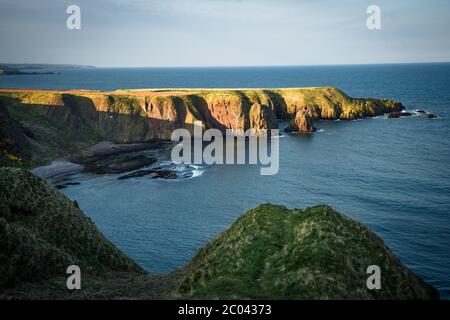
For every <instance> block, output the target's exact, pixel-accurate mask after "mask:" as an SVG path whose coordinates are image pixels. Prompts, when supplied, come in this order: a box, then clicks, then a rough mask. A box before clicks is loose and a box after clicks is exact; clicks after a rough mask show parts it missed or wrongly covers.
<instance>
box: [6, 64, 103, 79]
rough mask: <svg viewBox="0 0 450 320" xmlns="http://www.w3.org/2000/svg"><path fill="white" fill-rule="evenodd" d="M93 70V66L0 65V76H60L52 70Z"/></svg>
mask: <svg viewBox="0 0 450 320" xmlns="http://www.w3.org/2000/svg"><path fill="white" fill-rule="evenodd" d="M94 68H95V67H94V66H85V65H75V64H34V63H30V64H29V63H20V64H18V63H0V76H7V75H51V74H61V72H55V71H54V70H67V69H94ZM28 70H39V71H28ZM41 70H42V71H41ZM47 70H52V71H47Z"/></svg>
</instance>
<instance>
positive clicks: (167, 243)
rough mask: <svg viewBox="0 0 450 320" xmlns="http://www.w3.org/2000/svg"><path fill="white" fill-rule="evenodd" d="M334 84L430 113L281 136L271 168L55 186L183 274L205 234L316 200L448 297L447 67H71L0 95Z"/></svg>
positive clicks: (161, 264) (87, 179)
mask: <svg viewBox="0 0 450 320" xmlns="http://www.w3.org/2000/svg"><path fill="white" fill-rule="evenodd" d="M302 86H336V87H338V88H340V89H341V90H343V91H344V92H346V93H347V94H349V95H351V96H354V97H377V98H382V97H386V98H392V99H396V100H399V101H401V102H402V103H403V104H404V105H405V106H406V108H407V109H411V110H414V109H418V108H421V109H425V110H427V111H428V112H431V113H434V114H435V115H437V116H438V118H437V119H435V120H429V119H426V118H424V117H422V116H412V117H404V118H400V119H387V118H386V117H377V118H373V119H365V120H357V121H320V122H318V123H316V126H317V127H318V128H320V129H321V130H320V131H319V132H317V133H315V134H310V135H298V134H285V135H284V137H282V138H280V158H281V159H280V170H279V173H278V174H277V175H275V176H261V175H260V174H259V168H258V167H257V166H249V165H247V166H245V165H234V166H230V165H228V166H221V165H215V166H208V167H199V168H197V169H196V174H195V177H193V178H190V179H184V180H176V181H169V180H152V179H145V178H141V179H130V180H120V181H119V180H117V176H114V175H105V176H95V175H89V174H82V175H78V176H75V177H73V179H74V180H76V181H78V182H81V184H80V185H74V186H70V187H67V188H66V189H64V192H65V193H66V194H67V195H68V196H69V197H70V198H72V199H76V200H77V201H78V203H79V204H80V206H81V208H82V209H84V211H85V213H86V214H88V215H89V216H90V217H92V218H93V220H94V221H95V223H96V225H97V226H98V227H99V228H100V230H101V231H102V232H103V233H104V234H105V235H106V236H107V237H108V238H109V239H111V240H112V241H113V242H114V243H115V244H116V245H117V246H118V247H120V248H121V249H122V250H123V251H124V252H126V253H127V254H128V255H129V256H131V257H132V258H134V259H135V260H136V261H137V262H138V263H139V264H140V265H141V266H142V267H144V268H145V269H146V270H148V271H149V272H151V273H155V274H163V273H167V272H170V271H172V270H174V269H176V268H178V267H181V266H183V265H184V264H185V263H186V262H187V261H188V260H189V259H190V258H191V257H192V256H193V255H195V253H196V251H197V250H198V249H199V248H200V247H201V246H203V245H204V244H206V243H207V242H208V241H209V240H210V239H211V238H212V237H213V236H214V235H216V234H217V233H219V232H221V231H223V230H224V229H226V228H227V227H228V226H229V225H230V224H231V223H232V222H233V221H234V220H235V219H236V218H237V217H238V216H240V215H241V214H242V213H243V212H244V211H246V210H248V209H250V208H252V207H255V206H256V205H258V204H260V203H265V202H272V203H277V204H283V205H285V206H287V207H290V208H294V207H305V206H310V205H315V204H318V203H325V204H329V205H331V206H333V207H334V208H335V209H337V210H339V211H341V212H343V213H345V214H347V215H349V216H350V217H352V218H354V219H357V220H359V221H361V222H362V223H364V224H365V225H367V226H368V227H370V228H371V229H372V230H374V231H375V232H376V233H377V234H378V235H379V236H380V237H382V238H383V239H384V241H385V242H386V244H387V245H388V246H389V247H390V248H391V249H392V250H393V251H394V252H395V254H396V255H397V256H398V257H399V258H400V260H401V261H402V262H403V263H404V264H405V265H407V266H408V267H410V268H411V269H412V270H414V271H415V272H416V273H417V274H418V275H420V276H421V277H423V278H424V279H425V280H426V281H428V282H429V283H431V284H432V285H434V286H435V287H437V288H438V290H439V291H440V294H441V297H442V298H445V299H450V250H449V245H450V64H445V63H443V64H404V65H360V66H320V67H319V66H317V67H271V68H166V69H163V68H159V69H96V70H69V71H64V74H62V75H40V76H28V75H21V76H7V77H0V87H16V88H19V87H20V88H23V87H25V88H45V89H96V90H113V89H118V88H177V87H178V88H188V87H252V88H253V87H255V88H256V87H302Z"/></svg>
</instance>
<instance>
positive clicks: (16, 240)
mask: <svg viewBox="0 0 450 320" xmlns="http://www.w3.org/2000/svg"><path fill="white" fill-rule="evenodd" d="M0 209H1V210H0V243H1V247H0V261H1V262H2V263H1V264H0V288H2V287H5V286H9V285H12V284H14V283H15V282H22V281H32V280H41V279H48V278H50V277H52V276H57V275H65V271H66V268H67V266H69V265H71V264H76V265H78V266H80V268H81V269H82V270H84V271H85V272H87V273H92V274H98V273H101V272H107V271H126V272H137V273H142V270H141V268H140V267H138V266H137V265H136V264H135V263H134V262H133V261H132V260H131V259H130V258H128V257H127V256H126V255H124V254H123V253H122V252H121V251H120V250H118V249H117V248H116V247H115V246H114V245H113V244H112V243H111V242H110V241H108V240H107V239H106V238H105V237H104V236H103V235H102V234H101V233H100V232H99V231H98V230H97V228H96V227H95V225H94V224H93V222H92V221H91V220H90V219H89V218H87V217H86V216H85V215H84V214H83V213H82V212H81V211H80V209H79V208H78V207H77V205H76V204H74V202H72V201H71V200H69V199H68V198H67V197H65V196H64V195H63V194H62V193H61V192H59V191H58V190H57V189H56V188H54V187H53V186H51V185H50V184H48V183H47V182H45V181H43V180H42V179H40V178H38V177H36V176H34V175H33V174H31V173H29V172H27V171H23V170H20V169H8V168H0Z"/></svg>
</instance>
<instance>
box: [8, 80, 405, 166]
mask: <svg viewBox="0 0 450 320" xmlns="http://www.w3.org/2000/svg"><path fill="white" fill-rule="evenodd" d="M0 103H2V104H3V107H2V109H0V113H1V115H2V118H5V119H10V120H8V121H10V122H11V121H14V123H16V124H19V125H18V126H17V125H16V126H15V128H14V131H15V134H14V135H13V136H17V137H18V136H26V140H27V143H28V144H27V145H26V144H24V143H22V144H23V146H24V148H26V150H25V151H27V153H28V154H29V156H28V157H27V158H25V159H24V158H23V157H21V155H19V154H14V152H13V150H14V144H15V143H16V141H15V139H14V138H10V137H5V136H4V135H3V134H2V136H1V137H0V139H1V145H2V149H4V150H3V151H4V152H2V154H1V157H0V159H1V160H2V162H6V161H8V162H13V161H14V160H15V159H16V158H17V159H19V158H20V159H21V161H22V163H25V164H27V163H30V162H31V163H32V165H37V164H42V163H46V162H48V161H49V160H53V159H55V158H57V157H61V156H65V155H67V154H70V153H77V152H79V151H80V150H83V149H85V148H86V147H88V146H92V145H93V144H95V143H97V142H99V141H102V140H108V141H114V142H118V143H133V142H146V141H152V140H155V139H162V140H168V139H170V137H171V133H172V131H173V130H174V129H177V128H186V129H188V130H192V129H193V125H194V123H196V122H197V121H198V122H201V123H202V126H203V128H204V129H209V128H217V129H219V130H221V131H223V132H224V131H225V130H226V129H235V130H241V129H242V130H244V131H245V130H247V129H250V128H251V129H254V130H255V131H256V132H258V131H260V130H263V129H266V130H270V129H275V128H278V121H279V120H291V119H293V122H292V125H291V126H290V130H291V131H300V132H312V131H314V124H313V122H314V121H315V120H319V119H329V120H334V119H342V120H353V119H357V118H364V117H372V116H377V115H381V114H384V113H390V112H398V111H401V110H403V109H404V108H403V106H402V104H401V103H399V102H395V101H392V100H380V99H357V98H351V97H349V96H347V95H346V94H344V93H343V92H342V91H340V90H338V89H336V88H332V87H323V88H290V89H186V90H185V89H178V90H173V89H170V90H118V91H112V92H100V91H82V90H78V91H50V90H26V89H17V90H16V89H0ZM17 143H21V142H18V141H17ZM5 145H7V146H8V148H9V149H6V147H4V146H5ZM5 150H6V151H5ZM5 152H7V153H8V154H7V155H6V153H5ZM25 156H26V155H25ZM6 157H8V159H6ZM17 161H19V160H17Z"/></svg>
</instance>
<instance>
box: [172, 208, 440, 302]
mask: <svg viewBox="0 0 450 320" xmlns="http://www.w3.org/2000/svg"><path fill="white" fill-rule="evenodd" d="M370 265H378V266H379V267H380V268H381V274H382V289H381V290H369V289H367V286H366V280H367V278H368V274H367V273H366V270H367V267H368V266H370ZM179 293H180V295H181V296H187V297H190V298H207V299H216V298H221V299H223V298H226V299H235V298H243V299H429V298H432V297H433V296H435V295H436V293H435V290H434V289H433V288H432V287H431V286H429V285H427V284H426V283H424V282H423V281H422V280H420V279H419V278H418V277H417V276H415V275H414V274H413V273H412V272H411V271H409V270H408V269H407V268H406V267H404V266H402V265H401V264H400V262H399V261H398V260H397V259H396V258H395V256H394V254H393V253H392V252H391V251H390V250H389V249H388V248H387V247H386V246H385V245H384V243H383V241H382V240H381V239H380V238H378V237H377V236H376V235H375V234H374V233H372V232H371V231H370V230H368V229H367V228H366V227H364V226H363V225H361V224H360V223H357V222H355V221H353V220H350V219H348V218H346V217H345V216H343V215H341V214H339V213H337V212H335V211H334V210H333V209H331V208H330V207H328V206H323V205H322V206H316V207H311V208H307V209H304V210H301V209H294V210H288V209H286V208H285V207H282V206H275V205H270V204H265V205H261V206H259V207H257V208H255V209H252V210H250V211H248V212H247V213H246V214H244V215H243V216H242V217H241V218H239V219H238V220H237V221H236V222H235V223H234V224H233V225H232V226H231V228H230V229H228V230H227V231H225V232H224V233H222V234H221V235H220V236H218V237H216V238H215V239H214V240H213V241H211V242H210V243H209V244H208V245H207V246H205V247H204V248H202V249H201V250H200V251H199V253H198V254H197V255H196V256H195V257H194V258H193V259H192V261H191V262H190V263H189V265H188V266H187V267H186V272H185V275H184V277H183V278H182V281H181V285H180V287H179Z"/></svg>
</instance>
